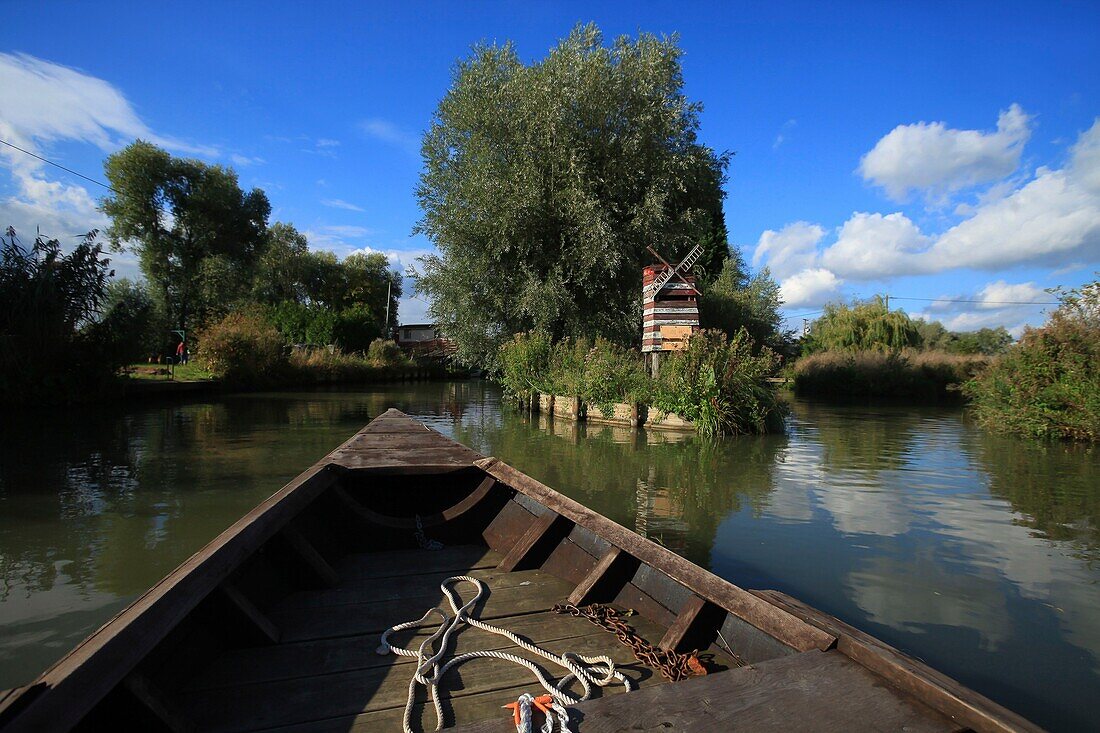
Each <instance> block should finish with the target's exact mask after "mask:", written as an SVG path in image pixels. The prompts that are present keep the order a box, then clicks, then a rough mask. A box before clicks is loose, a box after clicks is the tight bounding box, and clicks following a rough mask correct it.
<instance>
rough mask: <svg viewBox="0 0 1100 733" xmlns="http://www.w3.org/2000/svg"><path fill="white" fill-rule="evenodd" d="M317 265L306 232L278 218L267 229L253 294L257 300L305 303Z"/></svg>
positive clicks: (267, 302)
mask: <svg viewBox="0 0 1100 733" xmlns="http://www.w3.org/2000/svg"><path fill="white" fill-rule="evenodd" d="M315 269H316V265H315V262H314V258H313V256H312V255H311V254H310V251H309V242H308V241H307V240H306V236H305V235H304V234H302V233H301V232H299V231H298V230H297V229H295V228H294V226H293V225H291V224H284V223H283V222H280V221H277V222H275V223H274V224H272V225H271V226H270V227H268V229H267V244H266V246H265V247H264V251H263V254H262V255H260V258H259V261H258V262H257V263H256V274H255V277H254V278H253V281H252V298H253V299H254V300H255V301H256V302H257V303H264V304H267V305H276V304H279V303H305V302H307V300H309V299H310V298H309V296H310V286H311V284H312V281H313V279H314V276H315Z"/></svg>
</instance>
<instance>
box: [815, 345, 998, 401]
mask: <svg viewBox="0 0 1100 733" xmlns="http://www.w3.org/2000/svg"><path fill="white" fill-rule="evenodd" d="M989 362H990V359H989V358H988V357H985V356H982V355H961V354H948V353H946V352H943V351H916V350H904V351H881V350H867V351H822V352H817V353H815V354H811V355H809V356H805V357H802V358H801V359H799V360H798V361H797V362H796V363H795V365H794V390H795V392H796V393H797V394H799V395H801V396H812V397H825V398H831V399H841V400H867V399H906V400H920V401H928V400H949V399H958V398H960V397H961V393H960V391H959V389H960V387H961V385H962V384H963V383H964V382H966V381H967V380H968V379H970V378H971V377H973V376H974V375H975V374H976V373H978V372H979V371H980V370H981V369H982V368H984V367H985V366H986V365H987V364H989Z"/></svg>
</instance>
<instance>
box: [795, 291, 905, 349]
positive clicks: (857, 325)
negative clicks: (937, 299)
mask: <svg viewBox="0 0 1100 733" xmlns="http://www.w3.org/2000/svg"><path fill="white" fill-rule="evenodd" d="M802 344H803V353H804V354H813V353H815V352H818V351H864V350H869V349H870V350H880V351H889V350H897V349H905V348H909V347H914V346H920V344H921V335H920V332H919V331H918V329H917V326H916V324H915V323H914V321H913V320H912V319H910V318H909V316H907V315H906V314H905V313H904V312H903V311H887V310H886V305H885V304H884V303H883V301H882V298H879V297H875V298H873V299H871V300H868V301H865V302H862V303H855V304H853V305H851V306H848V305H844V304H843V303H831V304H829V305H826V306H825V313H824V314H823V315H822V316H821V317H820V318H818V319H817V320H815V321H814V322H813V323H812V324H811V325H810V332H809V334H807V336H806V337H804V338H803V339H802Z"/></svg>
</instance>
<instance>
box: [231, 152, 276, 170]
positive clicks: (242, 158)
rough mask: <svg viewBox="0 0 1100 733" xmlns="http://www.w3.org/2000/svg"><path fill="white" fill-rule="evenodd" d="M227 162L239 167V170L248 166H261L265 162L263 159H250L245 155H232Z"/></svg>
mask: <svg viewBox="0 0 1100 733" xmlns="http://www.w3.org/2000/svg"><path fill="white" fill-rule="evenodd" d="M229 160H230V161H231V162H232V163H233V165H236V166H240V167H241V168H247V167H248V166H250V165H263V164H264V163H266V162H267V161H266V160H264V159H263V158H259V157H252V158H250V157H249V156H247V155H240V154H239V153H233V154H232V155H230V156H229Z"/></svg>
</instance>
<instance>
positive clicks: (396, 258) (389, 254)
mask: <svg viewBox="0 0 1100 733" xmlns="http://www.w3.org/2000/svg"><path fill="white" fill-rule="evenodd" d="M432 251H433V250H427V249H414V250H399V249H390V250H382V249H375V248H374V247H370V246H366V247H360V248H358V249H355V250H352V251H351V252H349V253H348V254H364V255H369V254H382V255H385V256H386V259H387V260H389V261H390V266H391V267H393V268H395V269H397V270H400V271H401V272H402V273H404V272H405V271H406V270H407V269H408V268H410V267H412V268H415V267H416V266H417V264H418V263H417V261H416V260H417V258H418V257H423V256H424V255H426V254H429V253H430V252H432Z"/></svg>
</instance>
